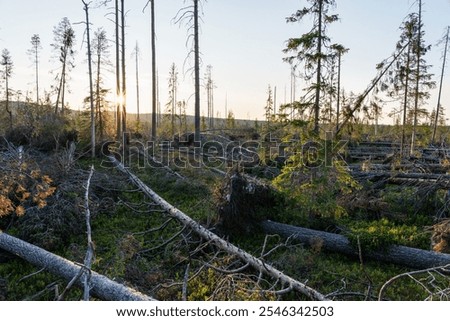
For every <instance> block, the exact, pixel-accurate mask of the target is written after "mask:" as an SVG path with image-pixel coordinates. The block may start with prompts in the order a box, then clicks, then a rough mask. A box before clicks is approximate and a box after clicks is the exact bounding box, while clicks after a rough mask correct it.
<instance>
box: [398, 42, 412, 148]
mask: <svg viewBox="0 0 450 321" xmlns="http://www.w3.org/2000/svg"><path fill="white" fill-rule="evenodd" d="M410 63H411V44H410V45H409V46H408V53H407V55H406V79H405V96H404V100H403V126H402V141H401V143H400V156H401V157H403V156H404V155H403V153H404V150H405V140H406V134H405V132H406V115H407V110H408V94H409V76H410V75H409V74H410V70H411V69H410V68H409V65H410Z"/></svg>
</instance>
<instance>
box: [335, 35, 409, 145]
mask: <svg viewBox="0 0 450 321" xmlns="http://www.w3.org/2000/svg"><path fill="white" fill-rule="evenodd" d="M409 44H410V42H408V43H407V44H406V45H405V46H404V47H403V48H402V49H401V50H400V51H399V52H398V53H397V54H396V55H395V56H394V57H393V58H392V61H391V62H390V63H389V64H388V65H387V66H386V68H385V69H384V70H383V71H382V72H381V73H380V74H379V75H378V76H377V77H376V78H374V79H373V80H372V83H371V84H370V85H369V87H368V88H367V89H366V90H365V91H364V93H363V94H362V95H360V96H359V97H358V100H357V101H356V103H355V105H354V106H353V108H352V109H351V110H350V112H349V113H348V115H347V116H346V117H345V119H344V121H343V122H342V124H340V125H339V126H338V128H337V129H336V134H335V135H336V136H337V135H339V133H340V132H341V130H342V128H344V126H345V125H347V123H348V121H349V120H350V119H351V118H352V117H353V114H354V113H355V112H356V111H357V110H358V109H359V108H360V107H361V104H362V102H363V101H364V99H366V97H367V96H368V95H369V94H370V92H371V91H372V90H373V89H374V88H375V86H376V85H377V84H378V82H379V81H380V80H381V79H382V78H383V76H384V75H385V74H386V73H387V72H388V71H389V69H390V68H391V66H392V65H393V64H394V62H396V61H397V59H398V58H399V57H400V56H401V54H402V53H403V51H404V50H405V49H406V48H407V47H408V46H409Z"/></svg>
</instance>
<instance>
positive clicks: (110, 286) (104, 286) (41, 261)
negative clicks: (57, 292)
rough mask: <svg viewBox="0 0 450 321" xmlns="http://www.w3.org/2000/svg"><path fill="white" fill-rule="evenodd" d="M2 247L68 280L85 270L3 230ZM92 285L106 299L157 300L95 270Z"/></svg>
mask: <svg viewBox="0 0 450 321" xmlns="http://www.w3.org/2000/svg"><path fill="white" fill-rule="evenodd" d="M0 248H2V249H4V250H6V251H8V252H10V253H12V254H14V255H17V256H18V257H20V258H22V259H24V260H26V261H27V262H29V263H31V264H33V265H35V266H38V267H41V268H45V269H46V270H47V271H48V272H50V273H52V274H55V275H57V276H60V277H62V278H64V279H65V280H67V281H70V280H72V279H73V278H74V277H75V276H77V275H79V274H80V273H83V271H82V270H84V267H80V266H79V265H76V264H74V263H73V262H71V261H69V260H66V259H65V258H62V257H60V256H58V255H55V254H53V253H50V252H48V251H46V250H44V249H42V248H40V247H37V246H35V245H33V244H30V243H27V242H25V241H22V240H20V239H18V238H15V237H13V236H11V235H8V234H6V233H3V232H0ZM76 284H77V285H78V286H80V287H82V286H83V284H82V282H81V280H80V278H78V280H77V283H76ZM91 287H92V288H91V292H92V294H93V295H94V296H95V297H98V298H100V299H102V300H106V301H153V300H155V299H153V298H152V297H149V296H147V295H145V294H142V293H139V292H137V291H135V290H133V289H131V288H128V287H126V286H124V285H122V284H119V283H116V282H114V281H112V280H111V279H109V278H107V277H106V276H104V275H101V274H98V273H96V272H94V271H92V272H91Z"/></svg>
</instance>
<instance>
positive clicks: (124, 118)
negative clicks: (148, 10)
mask: <svg viewBox="0 0 450 321" xmlns="http://www.w3.org/2000/svg"><path fill="white" fill-rule="evenodd" d="M121 20H122V25H121V31H122V135H126V132H127V82H126V68H125V47H126V45H125V0H121ZM126 142H127V139H126V138H125V141H124V144H126Z"/></svg>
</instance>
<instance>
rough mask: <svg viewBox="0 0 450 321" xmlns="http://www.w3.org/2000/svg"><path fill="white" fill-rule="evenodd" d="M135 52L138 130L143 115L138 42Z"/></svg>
mask: <svg viewBox="0 0 450 321" xmlns="http://www.w3.org/2000/svg"><path fill="white" fill-rule="evenodd" d="M134 52H135V55H136V57H135V58H136V61H135V63H136V107H137V123H138V128H137V130H139V123H140V121H141V116H140V92H139V45H138V43H137V42H136V47H135V48H134Z"/></svg>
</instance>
